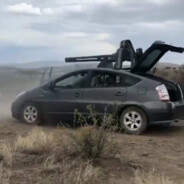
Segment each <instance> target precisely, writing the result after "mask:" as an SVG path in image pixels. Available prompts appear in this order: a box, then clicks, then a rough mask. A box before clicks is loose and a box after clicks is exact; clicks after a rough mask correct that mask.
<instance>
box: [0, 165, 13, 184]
mask: <svg viewBox="0 0 184 184" xmlns="http://www.w3.org/2000/svg"><path fill="white" fill-rule="evenodd" d="M10 177H11V170H10V169H6V168H5V167H4V166H3V164H0V183H1V184H9V183H10Z"/></svg>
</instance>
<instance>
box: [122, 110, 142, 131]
mask: <svg viewBox="0 0 184 184" xmlns="http://www.w3.org/2000/svg"><path fill="white" fill-rule="evenodd" d="M123 122H124V125H125V127H126V129H128V130H130V131H137V130H139V128H140V127H141V125H142V117H141V115H140V114H139V113H138V112H135V111H130V112H127V113H126V114H125V115H124V118H123Z"/></svg>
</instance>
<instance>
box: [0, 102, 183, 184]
mask: <svg viewBox="0 0 184 184" xmlns="http://www.w3.org/2000/svg"><path fill="white" fill-rule="evenodd" d="M33 128H34V127H33V126H30V125H25V124H22V123H20V122H18V121H16V120H13V119H12V118H11V113H10V107H9V105H7V104H1V105H0V141H4V140H6V141H9V142H10V143H11V142H13V141H14V140H15V139H16V137H17V136H18V135H23V134H25V133H27V132H29V131H30V130H32V129H33ZM42 128H43V129H45V130H46V131H52V130H53V129H55V127H42ZM115 139H116V140H117V141H118V142H119V143H120V145H121V150H120V153H119V155H117V157H118V158H120V159H122V160H126V162H128V163H129V165H131V167H132V171H131V169H128V170H126V169H125V168H124V167H122V164H120V163H119V162H118V161H116V160H105V161H101V162H102V163H101V165H102V166H104V167H105V168H106V170H107V173H108V183H111V184H113V183H114V184H116V183H117V184H118V183H130V181H131V179H132V177H133V169H144V170H146V171H150V170H153V169H155V170H157V171H158V172H161V173H164V174H165V175H167V176H169V177H170V178H171V179H172V180H174V181H175V182H179V183H183V182H182V181H184V121H183V122H182V121H181V122H179V123H177V124H174V125H172V126H170V127H160V126H157V127H150V128H149V129H148V131H147V132H146V133H145V134H144V135H141V136H130V135H124V134H120V133H116V134H115ZM14 169H15V170H16V169H17V168H14ZM19 170H20V169H19ZM33 171H34V166H31V162H30V163H29V162H28V163H27V164H25V166H24V167H23V168H22V171H15V172H19V173H18V176H17V178H16V179H15V180H14V181H12V183H19V184H21V183H24V184H27V183H32V182H33V181H34V180H30V178H28V176H29V174H28V173H30V172H33ZM21 172H24V173H26V174H27V175H26V176H25V177H24V178H22V181H21V177H19V175H20V174H21ZM33 173H34V172H33ZM31 176H32V175H30V176H29V177H31ZM26 178H27V181H26ZM29 180H30V181H31V182H29ZM34 182H35V181H34ZM35 183H37V182H35Z"/></svg>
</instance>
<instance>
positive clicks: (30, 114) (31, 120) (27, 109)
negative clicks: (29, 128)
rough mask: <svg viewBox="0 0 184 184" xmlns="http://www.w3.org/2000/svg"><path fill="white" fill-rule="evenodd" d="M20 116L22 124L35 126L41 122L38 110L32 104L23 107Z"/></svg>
mask: <svg viewBox="0 0 184 184" xmlns="http://www.w3.org/2000/svg"><path fill="white" fill-rule="evenodd" d="M21 114H22V120H23V122H25V123H27V124H30V125H35V124H40V122H41V119H40V112H39V109H38V107H37V106H36V105H34V104H32V103H30V104H26V105H24V107H23V108H22V112H21Z"/></svg>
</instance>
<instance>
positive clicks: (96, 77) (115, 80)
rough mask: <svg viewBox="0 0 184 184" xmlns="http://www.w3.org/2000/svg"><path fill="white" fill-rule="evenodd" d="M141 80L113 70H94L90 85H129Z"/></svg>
mask: <svg viewBox="0 0 184 184" xmlns="http://www.w3.org/2000/svg"><path fill="white" fill-rule="evenodd" d="M139 81H140V80H139V79H137V78H135V77H131V76H127V75H123V74H118V73H113V72H99V71H98V72H93V73H92V77H91V80H90V87H128V86H132V85H134V84H136V83H138V82H139Z"/></svg>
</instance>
